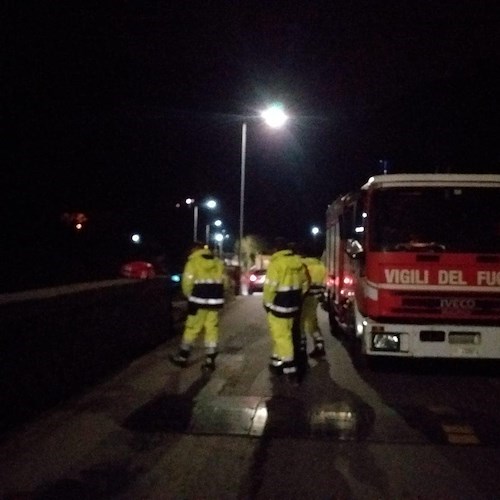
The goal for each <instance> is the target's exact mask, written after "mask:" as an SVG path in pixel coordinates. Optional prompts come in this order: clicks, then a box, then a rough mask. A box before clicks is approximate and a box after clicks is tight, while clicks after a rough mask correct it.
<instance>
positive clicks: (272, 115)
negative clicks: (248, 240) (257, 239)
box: [238, 104, 288, 270]
mask: <svg viewBox="0 0 500 500" xmlns="http://www.w3.org/2000/svg"><path fill="white" fill-rule="evenodd" d="M260 116H261V118H262V119H263V120H264V122H265V123H266V124H267V125H268V126H269V127H271V128H281V127H282V126H283V125H284V124H285V123H286V121H287V120H288V116H287V115H286V114H285V112H284V111H283V107H282V106H281V105H279V104H275V105H273V106H271V107H269V108H267V109H266V110H264V111H262V112H261V114H260ZM246 154H247V124H246V122H243V123H242V125H241V185H240V245H239V249H238V264H239V266H240V270H241V269H242V260H243V259H242V257H243V226H244V220H245V162H246Z"/></svg>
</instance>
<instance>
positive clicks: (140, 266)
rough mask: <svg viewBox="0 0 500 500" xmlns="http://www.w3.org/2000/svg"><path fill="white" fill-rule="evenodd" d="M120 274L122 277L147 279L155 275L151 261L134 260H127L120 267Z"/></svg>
mask: <svg viewBox="0 0 500 500" xmlns="http://www.w3.org/2000/svg"><path fill="white" fill-rule="evenodd" d="M120 275H121V276H123V277H124V278H136V279H143V280H144V279H149V278H154V277H155V276H156V272H155V268H154V266H153V264H151V262H145V261H143V260H135V261H132V262H127V263H126V264H124V265H123V266H122V267H121V269H120Z"/></svg>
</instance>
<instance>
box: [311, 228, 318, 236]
mask: <svg viewBox="0 0 500 500" xmlns="http://www.w3.org/2000/svg"><path fill="white" fill-rule="evenodd" d="M311 233H312V235H313V236H317V235H318V234H319V227H318V226H313V227H312V229H311Z"/></svg>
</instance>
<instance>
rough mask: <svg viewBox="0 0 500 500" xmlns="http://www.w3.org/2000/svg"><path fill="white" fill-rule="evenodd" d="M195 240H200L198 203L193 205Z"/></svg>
mask: <svg viewBox="0 0 500 500" xmlns="http://www.w3.org/2000/svg"><path fill="white" fill-rule="evenodd" d="M193 241H198V205H194V207H193Z"/></svg>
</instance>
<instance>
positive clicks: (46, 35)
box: [0, 0, 500, 290]
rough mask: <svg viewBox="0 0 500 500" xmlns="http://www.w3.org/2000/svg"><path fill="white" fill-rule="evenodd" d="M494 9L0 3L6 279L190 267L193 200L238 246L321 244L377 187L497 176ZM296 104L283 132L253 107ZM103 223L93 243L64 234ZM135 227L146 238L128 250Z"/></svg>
mask: <svg viewBox="0 0 500 500" xmlns="http://www.w3.org/2000/svg"><path fill="white" fill-rule="evenodd" d="M497 3H498V2H496V1H484V0H469V1H461V2H458V1H440V2H436V1H426V0H418V1H417V0H416V1H408V0H406V1H405V0H399V1H395V0H385V1H384V2H378V1H358V2H357V1H346V2H336V1H329V2H326V1H325V2H314V1H311V2H300V3H299V2H291V1H288V2H256V1H254V2H234V1H231V2H223V1H213V2H208V1H207V2H175V1H174V2H172V1H168V2H160V1H135V2H134V1H125V0H122V1H114V2H96V3H93V2H91V3H82V4H81V5H80V4H74V3H73V2H62V1H60V2H10V3H8V4H7V7H6V8H4V14H5V15H3V16H2V17H3V20H4V29H3V30H2V31H3V33H4V37H3V40H4V43H3V44H2V45H3V52H4V64H3V71H2V73H3V75H4V77H3V84H2V86H3V89H2V90H3V92H2V95H3V98H2V100H3V103H2V108H3V117H4V118H3V133H2V135H3V137H4V140H5V145H4V147H3V148H2V150H3V155H4V161H3V162H2V169H1V173H0V182H1V184H0V185H1V187H2V196H1V205H0V206H1V211H2V212H1V213H2V220H1V222H2V239H3V243H2V249H3V250H4V251H3V252H2V254H3V256H2V261H3V263H4V266H3V270H2V276H1V278H2V280H1V282H2V286H3V289H4V290H14V289H22V288H27V287H30V286H34V285H36V284H41V285H44V284H50V282H53V283H56V282H71V281H74V280H81V279H83V278H89V279H92V278H94V277H108V276H109V277H112V276H116V274H117V269H118V267H119V265H120V263H122V262H123V261H124V260H126V259H128V258H130V257H134V258H135V257H142V256H144V257H147V256H151V255H158V254H162V253H164V254H165V255H166V265H167V267H171V268H178V267H179V266H180V265H181V262H182V260H183V257H184V251H185V248H186V246H187V244H188V243H189V240H190V239H191V238H192V221H193V217H192V212H191V211H190V209H189V208H188V207H186V206H185V205H181V206H180V207H179V208H176V204H177V203H179V202H182V201H183V200H184V199H185V198H186V197H194V198H195V199H197V200H203V199H205V198H207V197H209V196H211V197H213V198H215V199H217V200H218V201H219V207H220V209H219V211H218V212H217V213H214V214H213V215H209V214H207V213H206V212H204V211H203V210H200V226H199V227H200V229H199V235H203V234H204V227H205V223H207V222H209V218H208V217H213V216H217V217H220V218H221V219H222V220H223V221H224V223H225V225H226V228H227V231H228V233H229V234H230V235H231V236H232V240H231V241H232V243H231V242H230V243H229V244H228V247H230V246H232V244H234V241H235V239H237V237H238V230H239V225H238V224H239V221H238V217H239V201H240V154H241V124H242V122H243V121H244V120H245V121H247V123H248V139H247V158H246V166H247V168H246V198H245V233H246V234H256V235H260V236H262V237H264V238H268V239H271V238H273V237H275V236H278V235H281V236H285V237H287V238H289V239H291V240H301V239H305V238H308V237H310V228H311V226H312V225H318V226H319V227H321V228H322V227H323V219H324V213H325V210H326V207H327V205H328V203H330V202H331V201H332V200H333V199H334V198H335V197H337V196H338V195H340V194H343V193H345V192H347V191H349V190H352V189H355V188H356V187H358V186H359V185H360V184H362V183H363V182H364V181H365V180H366V179H367V178H368V177H369V176H371V175H374V174H377V173H382V170H383V165H385V166H386V167H387V169H388V171H389V173H396V172H472V173H499V172H500V168H499V164H500V152H499V148H498V144H499V140H498V137H500V135H499V132H500V105H499V99H498V89H499V88H500V85H499V83H500V76H499V70H498V68H499V63H500V35H499V29H498V26H500V15H499V14H500V9H499V7H498V5H497ZM276 101H279V102H282V103H283V104H284V106H285V108H286V111H287V112H288V113H289V115H290V117H291V118H290V121H289V122H288V124H287V126H286V128H285V129H283V130H280V131H271V130H269V129H268V128H266V126H265V125H263V124H262V122H261V121H260V120H259V119H258V118H257V115H258V111H259V110H261V109H263V108H264V107H266V105H268V104H270V103H273V102H276ZM74 212H83V213H85V214H86V215H87V216H88V224H87V225H86V228H85V232H84V233H83V232H80V233H75V231H74V230H73V229H72V228H71V227H69V226H68V225H65V224H63V223H61V215H62V214H63V213H74ZM132 231H139V232H141V234H143V235H144V244H143V245H142V246H141V247H140V249H139V248H138V247H134V246H133V245H130V243H129V239H128V238H129V235H130V233H131V232H132Z"/></svg>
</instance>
